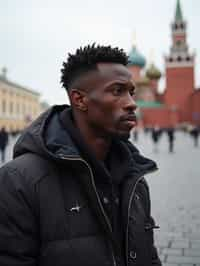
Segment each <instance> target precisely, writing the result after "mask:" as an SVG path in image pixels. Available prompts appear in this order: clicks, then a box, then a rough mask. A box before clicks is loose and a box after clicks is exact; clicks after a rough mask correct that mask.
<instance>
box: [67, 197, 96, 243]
mask: <svg viewBox="0 0 200 266" xmlns="http://www.w3.org/2000/svg"><path fill="white" fill-rule="evenodd" d="M66 216H67V223H68V225H69V238H75V237H84V236H88V235H95V234H97V233H98V232H100V227H99V223H98V220H97V217H96V216H95V215H94V214H93V212H92V210H91V208H90V207H89V206H88V204H87V203H85V202H76V204H69V205H68V206H67V208H66Z"/></svg>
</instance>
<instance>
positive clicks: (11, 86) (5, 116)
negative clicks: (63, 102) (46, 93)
mask: <svg viewBox="0 0 200 266" xmlns="http://www.w3.org/2000/svg"><path fill="white" fill-rule="evenodd" d="M47 107H48V104H46V103H44V102H40V94H39V93H38V92H36V91H34V90H32V89H29V88H26V87H23V86H21V85H19V84H17V83H15V82H12V81H10V80H9V79H8V78H7V70H6V68H3V69H2V73H0V128H2V127H5V129H6V131H8V132H19V131H21V130H22V129H24V128H25V127H26V126H27V125H28V124H29V123H30V122H31V121H33V120H34V119H35V118H36V117H37V116H38V115H39V114H40V113H41V112H42V111H44V110H45V109H46V108H47Z"/></svg>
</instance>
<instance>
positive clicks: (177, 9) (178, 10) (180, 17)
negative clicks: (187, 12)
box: [175, 0, 183, 22]
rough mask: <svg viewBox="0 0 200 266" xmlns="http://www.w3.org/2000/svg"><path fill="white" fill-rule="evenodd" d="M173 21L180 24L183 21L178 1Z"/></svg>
mask: <svg viewBox="0 0 200 266" xmlns="http://www.w3.org/2000/svg"><path fill="white" fill-rule="evenodd" d="M175 21H176V22H178V21H179V22H180V21H183V15H182V10H181V4H180V1H179V0H177V2H176V13H175Z"/></svg>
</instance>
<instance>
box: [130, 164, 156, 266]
mask: <svg viewBox="0 0 200 266" xmlns="http://www.w3.org/2000/svg"><path fill="white" fill-rule="evenodd" d="M155 171H157V169H156V170H153V171H150V172H148V174H150V173H153V172H155ZM143 177H144V176H143V175H142V176H140V177H139V178H138V180H137V182H136V183H135V185H134V186H133V189H132V191H131V196H130V199H129V203H128V220H127V227H126V265H127V266H128V258H129V256H128V228H129V217H130V208H131V203H132V199H133V196H134V194H135V190H136V186H137V184H138V183H139V182H140V180H141V179H142V178H143Z"/></svg>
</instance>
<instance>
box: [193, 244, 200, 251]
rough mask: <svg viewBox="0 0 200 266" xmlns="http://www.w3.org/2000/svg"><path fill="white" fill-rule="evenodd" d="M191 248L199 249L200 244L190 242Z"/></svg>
mask: <svg viewBox="0 0 200 266" xmlns="http://www.w3.org/2000/svg"><path fill="white" fill-rule="evenodd" d="M191 248H192V249H193V248H194V249H199V250H200V244H197V243H191Z"/></svg>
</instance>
